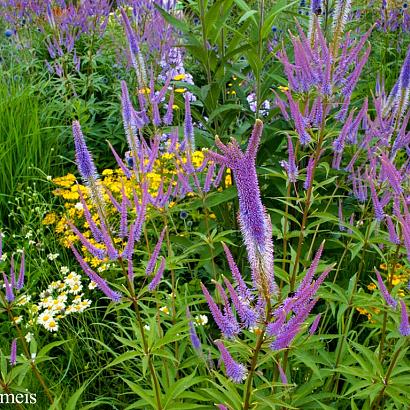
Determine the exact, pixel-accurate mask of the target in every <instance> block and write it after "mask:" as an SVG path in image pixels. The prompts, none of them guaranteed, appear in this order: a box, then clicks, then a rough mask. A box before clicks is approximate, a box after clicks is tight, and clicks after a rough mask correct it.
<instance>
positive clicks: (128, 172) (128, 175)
mask: <svg viewBox="0 0 410 410" xmlns="http://www.w3.org/2000/svg"><path fill="white" fill-rule="evenodd" d="M108 146H109V147H110V149H111V152H112V153H113V155H114V158H115V160H116V161H117V164H118V166H119V167H120V168H121V170H122V172H124V175H125V176H126V177H127V179H130V178H131V172H130V170H129V169H128V168H127V167H126V166H125V164H124V162H123V161H122V159H121V158H120V157H119V155H118V154H117V152H116V151H115V149H114V147H113V146H112V145H111V143H110V142H109V143H108Z"/></svg>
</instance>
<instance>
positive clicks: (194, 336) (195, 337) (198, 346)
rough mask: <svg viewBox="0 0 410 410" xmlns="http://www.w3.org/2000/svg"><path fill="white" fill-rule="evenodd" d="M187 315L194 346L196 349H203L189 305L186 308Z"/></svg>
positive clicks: (190, 336)
mask: <svg viewBox="0 0 410 410" xmlns="http://www.w3.org/2000/svg"><path fill="white" fill-rule="evenodd" d="M186 317H187V318H188V326H189V338H190V339H191V343H192V347H193V348H194V349H195V350H201V341H200V340H199V337H198V335H197V333H196V330H195V326H194V323H193V321H192V317H191V313H190V311H189V308H188V307H187V308H186Z"/></svg>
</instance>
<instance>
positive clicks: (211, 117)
mask: <svg viewBox="0 0 410 410" xmlns="http://www.w3.org/2000/svg"><path fill="white" fill-rule="evenodd" d="M242 110H243V107H242V105H240V104H225V105H221V106H219V107H218V108H216V109H215V110H214V111H212V112H211V114H209V118H208V122H211V121H213V120H214V118H216V117H217V116H218V115H220V114H222V113H225V112H227V111H242Z"/></svg>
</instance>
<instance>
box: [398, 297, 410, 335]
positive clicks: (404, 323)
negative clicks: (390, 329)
mask: <svg viewBox="0 0 410 410" xmlns="http://www.w3.org/2000/svg"><path fill="white" fill-rule="evenodd" d="M400 306H401V320H400V327H399V331H400V334H401V335H402V336H410V325H409V317H408V315H407V309H406V304H405V303H404V300H402V299H401V300H400Z"/></svg>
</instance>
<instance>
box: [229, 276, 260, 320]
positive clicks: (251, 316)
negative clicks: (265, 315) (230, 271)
mask: <svg viewBox="0 0 410 410" xmlns="http://www.w3.org/2000/svg"><path fill="white" fill-rule="evenodd" d="M224 282H225V285H226V287H227V289H228V291H229V294H230V295H231V300H232V303H233V305H234V306H235V309H236V311H237V313H238V315H239V317H240V318H241V322H242V323H243V324H244V325H245V326H246V327H247V328H252V327H254V326H255V324H256V321H257V319H258V316H257V314H256V312H255V310H254V309H252V308H251V307H250V305H249V301H247V300H246V299H245V300H243V299H242V298H241V297H240V296H239V295H238V294H237V293H236V291H235V289H234V287H233V286H232V285H231V283H230V282H229V280H228V279H226V278H225V277H224Z"/></svg>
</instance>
